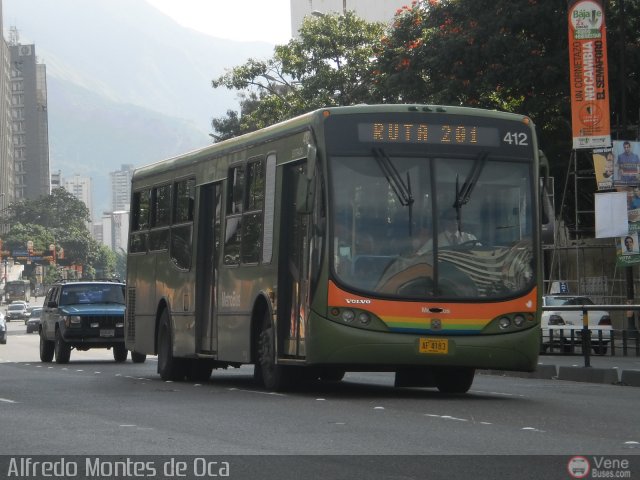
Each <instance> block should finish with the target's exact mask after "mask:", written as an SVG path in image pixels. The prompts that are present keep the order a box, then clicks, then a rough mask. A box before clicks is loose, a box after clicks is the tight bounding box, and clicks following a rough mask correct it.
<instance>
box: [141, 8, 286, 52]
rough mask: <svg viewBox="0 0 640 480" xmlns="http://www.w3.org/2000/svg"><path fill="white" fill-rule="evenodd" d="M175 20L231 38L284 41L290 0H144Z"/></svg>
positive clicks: (201, 30) (271, 41) (194, 28)
mask: <svg viewBox="0 0 640 480" xmlns="http://www.w3.org/2000/svg"><path fill="white" fill-rule="evenodd" d="M147 2H149V3H150V4H152V5H153V6H155V7H156V8H158V9H159V10H161V11H162V12H164V13H165V14H167V15H169V16H170V17H172V18H173V19H174V20H176V21H177V22H178V23H180V24H181V25H183V26H185V27H189V28H191V29H193V30H198V31H199V32H204V33H208V34H209V35H213V36H215V37H219V38H228V39H233V40H260V41H264V42H269V43H274V44H284V43H286V42H288V41H289V39H290V38H291V12H290V0H147Z"/></svg>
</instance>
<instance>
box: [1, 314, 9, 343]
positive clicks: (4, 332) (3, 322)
mask: <svg viewBox="0 0 640 480" xmlns="http://www.w3.org/2000/svg"><path fill="white" fill-rule="evenodd" d="M5 343H7V322H6V320H5V319H4V313H2V312H0V344H2V345H4V344H5Z"/></svg>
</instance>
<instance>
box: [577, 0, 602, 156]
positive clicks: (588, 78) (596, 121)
mask: <svg viewBox="0 0 640 480" xmlns="http://www.w3.org/2000/svg"><path fill="white" fill-rule="evenodd" d="M569 62H570V63H569V67H570V68H569V70H570V78H571V123H572V130H573V148H574V149H591V148H604V147H610V146H611V129H610V123H609V75H608V67H607V30H606V27H605V19H604V7H603V4H602V0H570V1H569Z"/></svg>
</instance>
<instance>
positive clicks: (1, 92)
mask: <svg viewBox="0 0 640 480" xmlns="http://www.w3.org/2000/svg"><path fill="white" fill-rule="evenodd" d="M2 28H3V27H2V2H1V1H0V212H2V211H3V210H4V209H5V208H7V206H9V204H10V203H11V202H13V197H14V186H13V185H14V173H13V143H12V142H11V77H10V73H11V63H10V53H9V46H8V44H7V42H6V41H5V39H4V33H3V29H2ZM2 213H4V212H2ZM2 213H0V218H2ZM4 232H5V225H4V223H0V233H4Z"/></svg>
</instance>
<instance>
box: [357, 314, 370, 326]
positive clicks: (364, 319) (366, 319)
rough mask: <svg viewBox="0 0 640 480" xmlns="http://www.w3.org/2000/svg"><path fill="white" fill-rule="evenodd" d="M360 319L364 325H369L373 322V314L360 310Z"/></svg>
mask: <svg viewBox="0 0 640 480" xmlns="http://www.w3.org/2000/svg"><path fill="white" fill-rule="evenodd" d="M358 321H359V322H360V323H361V324H362V325H369V323H371V315H369V314H368V313H367V312H360V313H359V314H358Z"/></svg>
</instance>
